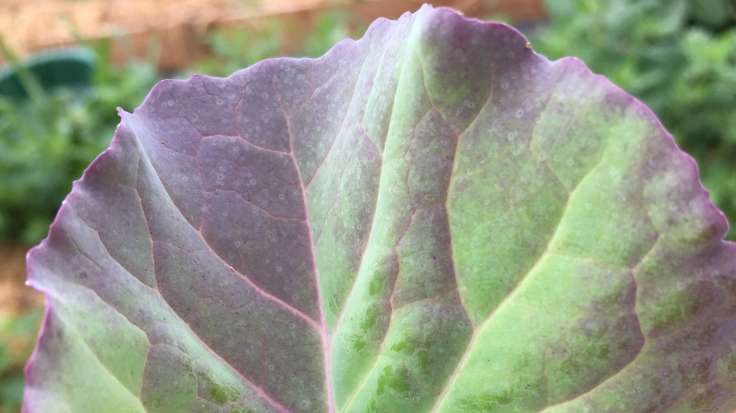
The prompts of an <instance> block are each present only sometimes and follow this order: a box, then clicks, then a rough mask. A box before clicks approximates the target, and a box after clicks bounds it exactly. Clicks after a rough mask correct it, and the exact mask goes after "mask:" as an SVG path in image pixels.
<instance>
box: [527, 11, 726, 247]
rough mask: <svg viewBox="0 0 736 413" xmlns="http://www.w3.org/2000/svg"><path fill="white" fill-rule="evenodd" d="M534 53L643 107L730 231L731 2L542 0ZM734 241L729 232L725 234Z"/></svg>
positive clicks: (534, 40) (534, 37)
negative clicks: (688, 161) (583, 70)
mask: <svg viewBox="0 0 736 413" xmlns="http://www.w3.org/2000/svg"><path fill="white" fill-rule="evenodd" d="M546 4H547V9H548V12H549V14H550V17H551V19H550V24H549V25H548V26H546V27H543V28H542V29H540V30H539V31H537V32H536V33H535V34H534V35H533V36H532V40H533V44H534V46H535V48H536V49H537V50H538V51H539V52H541V53H543V54H545V55H547V56H549V57H550V58H559V57H562V56H566V55H574V56H578V57H580V58H581V59H582V60H583V61H585V62H586V63H587V64H588V65H589V66H590V67H591V68H592V69H593V71H595V72H598V73H602V74H604V75H606V76H608V77H609V78H611V80H613V81H614V82H615V83H616V84H618V85H620V86H622V87H623V88H624V89H626V90H627V91H628V92H630V93H632V94H634V95H635V96H637V97H638V98H640V99H642V100H643V101H644V102H646V103H647V104H648V105H649V106H650V107H652V109H653V110H654V111H655V112H656V113H657V115H658V116H659V117H660V119H661V120H662V122H663V123H664V125H665V126H666V127H667V129H668V130H670V131H671V132H672V133H673V135H674V136H675V138H676V139H677V141H678V143H679V144H680V145H681V146H683V147H684V148H685V150H687V151H688V152H689V153H691V154H692V155H693V156H695V158H696V159H697V160H698V163H699V165H700V168H701V176H702V179H703V182H704V183H705V186H706V187H707V188H708V189H709V190H710V192H711V196H712V199H713V200H714V202H715V203H716V204H717V205H718V206H719V207H720V208H721V209H723V210H724V212H725V213H726V215H727V216H728V217H729V218H730V220H731V222H732V224H736V222H735V221H736V5H735V4H734V3H733V2H732V1H730V0H709V1H689V0H611V1H606V2H602V1H597V0H547V2H546ZM729 238H731V239H736V228H733V225H732V229H731V232H730V233H729Z"/></svg>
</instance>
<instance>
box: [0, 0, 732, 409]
mask: <svg viewBox="0 0 736 413" xmlns="http://www.w3.org/2000/svg"><path fill="white" fill-rule="evenodd" d="M420 4H421V2H420V1H403V0H359V1H350V0H343V1H340V0H332V1H330V0H301V1H299V0H271V1H265V0H263V1H258V0H178V1H177V0H0V62H1V63H0V66H2V67H0V413H11V412H12V413H15V412H17V411H18V410H19V406H20V401H21V397H22V389H23V374H22V368H23V365H24V363H25V360H26V358H27V357H28V355H29V354H30V352H31V350H32V346H33V342H34V339H35V335H36V331H37V328H38V323H39V321H40V318H41V314H42V305H43V302H42V299H41V298H40V297H39V295H38V294H36V293H35V292H33V291H32V290H30V289H28V288H26V287H25V286H24V284H23V282H24V278H25V269H24V254H25V251H26V250H27V248H28V247H29V246H32V245H33V244H35V243H37V242H39V241H40V240H41V239H42V238H43V237H44V236H45V234H46V231H47V229H48V225H49V223H50V221H51V219H52V218H53V216H54V214H55V212H56V209H57V207H58V206H59V205H60V203H61V200H62V199H63V197H64V196H65V194H66V193H67V192H68V191H69V189H70V186H71V182H72V181H73V180H74V179H76V178H78V177H79V176H80V174H81V172H82V170H83V168H84V167H85V166H86V165H87V164H88V163H89V162H90V161H91V160H92V159H93V158H94V157H95V156H96V155H97V154H98V153H99V152H101V151H102V150H103V149H104V148H105V147H106V146H107V144H108V142H109V140H110V138H111V137H112V134H113V130H114V128H115V126H116V125H117V123H118V117H117V114H116V111H115V108H116V107H117V106H121V107H123V108H125V109H126V110H128V111H132V110H133V109H134V108H135V107H136V106H137V105H138V104H139V103H140V102H141V101H142V99H143V98H144V96H145V94H146V93H147V92H148V90H149V89H150V87H151V86H152V85H153V84H154V82H156V80H158V79H161V78H171V77H174V78H186V77H188V76H189V75H191V74H192V73H206V74H209V75H214V76H225V75H228V74H230V73H232V72H233V71H235V70H237V69H240V68H243V67H246V66H248V65H250V64H252V63H254V62H256V61H258V60H261V59H264V58H267V57H270V56H276V55H293V56H318V55H321V54H322V53H324V52H325V51H326V50H327V49H329V47H330V46H332V45H333V44H334V43H335V42H336V41H338V40H340V39H342V38H344V37H348V36H350V37H359V36H360V35H361V34H362V32H363V31H364V30H365V28H366V27H367V24H368V23H369V22H370V21H372V20H373V19H375V18H376V17H379V16H386V17H390V18H395V17H397V16H398V15H400V14H401V13H403V12H405V11H413V10H415V9H417V8H418V7H419V6H420ZM434 4H435V5H447V6H452V7H455V8H457V9H459V10H461V11H463V12H464V13H465V14H467V15H471V16H475V17H479V18H484V19H495V20H502V21H505V22H508V23H511V24H514V25H516V26H517V27H518V28H520V29H521V30H522V31H524V32H525V34H526V35H527V36H528V37H529V39H530V41H531V43H532V45H533V47H534V49H535V50H537V51H538V52H540V53H543V54H545V55H547V56H548V57H550V58H552V59H556V58H559V57H562V56H566V55H575V56H578V57H580V58H581V59H582V60H583V61H585V62H586V63H587V64H588V65H589V66H590V67H591V68H592V69H593V70H594V71H595V72H598V73H601V74H604V75H606V76H608V77H609V78H611V79H612V80H613V81H614V82H615V83H617V84H618V85H620V86H622V87H623V88H624V89H626V90H627V91H628V92H630V93H632V94H633V95H635V96H636V97H638V98H640V99H641V100H643V101H644V102H646V103H647V104H648V105H649V106H650V107H651V108H652V109H653V110H654V111H655V112H656V113H657V115H658V116H659V117H660V119H661V120H662V122H663V123H664V125H665V126H666V127H667V129H668V130H670V131H671V132H672V133H673V135H674V136H675V138H676V140H677V141H678V143H679V144H680V145H681V146H682V147H683V148H684V149H685V150H686V151H688V152H689V153H690V154H692V155H693V156H694V157H695V158H696V159H697V160H698V163H699V165H700V171H701V176H702V180H703V182H704V183H705V186H706V187H707V189H708V190H709V191H710V194H711V198H712V199H713V201H714V202H715V203H716V204H717V205H718V206H719V207H720V208H721V209H722V210H723V211H724V212H725V213H726V215H727V216H728V217H730V220H731V221H732V222H733V221H734V220H736V1H735V0H698V1H691V0H606V1H603V0H548V1H546V2H545V1H544V0H505V1H504V0H456V1H437V2H434ZM728 236H729V238H730V239H734V240H736V230H734V229H732V230H731V232H730V233H729V235H728Z"/></svg>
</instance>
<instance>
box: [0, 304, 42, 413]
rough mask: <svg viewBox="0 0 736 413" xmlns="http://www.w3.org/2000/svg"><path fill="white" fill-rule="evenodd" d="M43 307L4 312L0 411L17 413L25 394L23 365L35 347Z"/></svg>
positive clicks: (0, 336) (0, 318) (1, 317)
mask: <svg viewBox="0 0 736 413" xmlns="http://www.w3.org/2000/svg"><path fill="white" fill-rule="evenodd" d="M40 321H41V311H40V310H34V311H31V312H28V313H26V314H23V315H19V316H15V315H13V316H5V315H1V314H0V413H15V412H17V411H19V409H20V402H21V398H22V395H23V374H22V372H21V369H22V367H23V365H24V364H25V362H26V359H27V358H28V356H29V355H30V354H31V351H32V350H33V344H34V338H35V334H36V330H37V329H38V324H39V322H40Z"/></svg>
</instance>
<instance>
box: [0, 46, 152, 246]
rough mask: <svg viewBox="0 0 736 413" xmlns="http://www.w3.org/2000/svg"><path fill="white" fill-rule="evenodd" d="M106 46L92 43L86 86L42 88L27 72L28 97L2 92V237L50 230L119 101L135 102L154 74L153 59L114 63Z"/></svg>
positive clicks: (109, 130) (105, 138)
mask: <svg viewBox="0 0 736 413" xmlns="http://www.w3.org/2000/svg"><path fill="white" fill-rule="evenodd" d="M107 50H108V48H107V47H104V46H101V47H99V48H97V49H95V53H96V55H97V57H98V59H97V64H96V65H95V70H94V77H93V80H92V82H91V84H90V85H89V86H87V87H84V88H79V87H77V88H74V89H70V88H65V87H56V88H53V89H50V90H44V89H42V88H41V87H39V83H40V82H38V81H37V79H34V78H33V76H32V74H31V73H29V72H28V71H26V73H25V76H24V79H23V80H24V82H23V83H24V86H25V87H26V89H29V95H30V96H29V98H27V99H19V98H17V97H12V96H3V95H0V239H2V240H13V241H16V242H20V243H24V244H33V243H36V242H38V241H39V240H40V239H41V238H42V237H44V236H45V234H46V231H47V230H48V225H49V223H50V220H51V218H52V217H53V216H54V214H55V212H56V209H57V208H58V206H59V204H60V203H61V201H62V199H64V196H65V195H66V194H67V193H68V192H69V190H70V188H71V182H72V181H73V180H74V179H76V178H78V177H79V176H80V175H81V173H82V170H83V169H84V167H86V166H87V165H88V164H89V162H90V161H91V160H92V159H93V158H94V157H95V156H96V155H97V154H98V153H100V152H101V151H102V150H103V149H104V148H105V147H106V146H107V144H108V143H109V141H110V137H111V136H112V134H113V132H114V128H115V125H116V124H117V123H118V116H117V113H116V111H115V108H116V107H117V106H122V107H124V108H126V109H129V110H130V109H132V108H133V107H135V106H136V105H137V104H138V103H139V102H140V101H141V99H142V98H143V96H144V95H145V93H146V92H147V91H148V89H149V88H150V87H151V86H152V84H153V82H154V80H155V79H156V73H155V71H154V70H153V68H152V66H150V65H146V64H138V63H130V64H128V65H126V66H124V67H120V68H115V67H113V66H111V65H110V64H109V63H108V61H109V59H108V58H107ZM21 70H22V68H21Z"/></svg>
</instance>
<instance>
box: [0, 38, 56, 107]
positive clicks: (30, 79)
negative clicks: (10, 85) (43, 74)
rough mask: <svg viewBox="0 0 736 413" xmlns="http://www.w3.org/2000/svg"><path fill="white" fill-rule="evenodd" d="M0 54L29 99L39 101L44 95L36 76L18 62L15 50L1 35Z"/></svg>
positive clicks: (34, 101)
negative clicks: (16, 75)
mask: <svg viewBox="0 0 736 413" xmlns="http://www.w3.org/2000/svg"><path fill="white" fill-rule="evenodd" d="M0 55H2V57H3V58H4V59H5V61H7V62H8V65H10V67H11V68H12V69H13V70H15V73H17V74H18V80H19V81H20V84H21V86H23V89H25V90H26V93H28V97H29V98H30V99H31V101H33V103H39V102H41V101H42V100H43V99H44V97H45V93H44V91H43V88H42V87H41V83H39V81H38V79H36V76H34V75H33V73H31V71H30V70H28V67H26V65H24V64H23V63H21V62H20V59H18V56H17V55H16V54H15V52H13V51H12V50H11V49H10V47H9V46H8V45H7V43H5V39H4V38H3V37H2V35H0Z"/></svg>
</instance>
